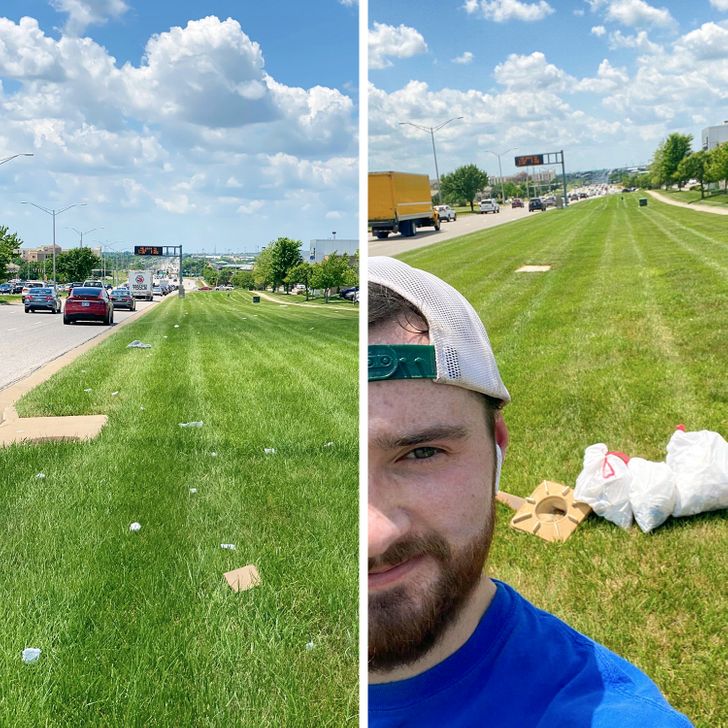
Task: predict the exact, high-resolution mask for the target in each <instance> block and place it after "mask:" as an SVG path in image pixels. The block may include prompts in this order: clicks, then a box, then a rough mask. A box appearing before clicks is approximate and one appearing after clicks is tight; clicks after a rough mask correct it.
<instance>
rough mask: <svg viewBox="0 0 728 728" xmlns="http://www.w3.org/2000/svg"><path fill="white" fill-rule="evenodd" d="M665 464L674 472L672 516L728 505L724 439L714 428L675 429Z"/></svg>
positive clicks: (727, 454)
mask: <svg viewBox="0 0 728 728" xmlns="http://www.w3.org/2000/svg"><path fill="white" fill-rule="evenodd" d="M667 464H668V465H669V466H670V469H671V470H672V472H673V473H674V474H675V507H674V509H673V511H672V515H673V516H694V515H695V514H696V513H703V512H704V511H715V510H718V509H719V508H728V443H727V442H726V441H725V440H724V439H723V437H721V436H720V435H719V434H718V433H717V432H710V431H709V430H700V431H699V432H684V431H683V430H682V429H677V430H675V432H674V433H673V436H672V437H671V438H670V442H668V443H667Z"/></svg>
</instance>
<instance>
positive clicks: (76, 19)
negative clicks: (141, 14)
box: [51, 0, 129, 35]
mask: <svg viewBox="0 0 728 728" xmlns="http://www.w3.org/2000/svg"><path fill="white" fill-rule="evenodd" d="M51 5H52V6H53V7H54V8H55V9H56V10H58V11H60V12H62V13H68V22H67V23H66V27H65V31H66V32H67V33H69V34H71V35H78V34H80V33H83V31H84V30H86V28H88V27H89V25H102V24H103V23H106V22H107V21H108V20H109V19H111V18H119V17H121V16H122V15H123V14H124V13H125V12H126V11H127V10H128V9H129V6H128V5H127V4H126V2H124V0H51Z"/></svg>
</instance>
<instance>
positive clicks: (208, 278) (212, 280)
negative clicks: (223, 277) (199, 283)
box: [202, 264, 220, 286]
mask: <svg viewBox="0 0 728 728" xmlns="http://www.w3.org/2000/svg"><path fill="white" fill-rule="evenodd" d="M219 276H220V272H219V271H218V269H217V268H214V267H213V266H211V265H209V264H208V265H206V266H205V267H204V268H203V269H202V277H203V278H204V279H205V283H207V285H208V286H216V285H217V281H218V278H219Z"/></svg>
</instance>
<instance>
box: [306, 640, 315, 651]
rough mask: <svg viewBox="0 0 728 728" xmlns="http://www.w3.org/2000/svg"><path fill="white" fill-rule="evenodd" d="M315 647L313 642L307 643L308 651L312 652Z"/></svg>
mask: <svg viewBox="0 0 728 728" xmlns="http://www.w3.org/2000/svg"><path fill="white" fill-rule="evenodd" d="M314 647H315V645H314V643H313V642H306V650H307V651H308V652H310V651H311V650H312V649H313V648H314Z"/></svg>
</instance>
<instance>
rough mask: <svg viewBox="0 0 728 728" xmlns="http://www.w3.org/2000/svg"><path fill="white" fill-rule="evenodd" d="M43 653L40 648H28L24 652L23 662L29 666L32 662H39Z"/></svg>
mask: <svg viewBox="0 0 728 728" xmlns="http://www.w3.org/2000/svg"><path fill="white" fill-rule="evenodd" d="M41 652H42V650H41V649H40V648H39V647H26V648H25V649H24V650H23V655H22V657H23V662H24V663H25V664H26V665H29V664H31V663H32V662H37V660H38V659H39V658H40V653H41Z"/></svg>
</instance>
